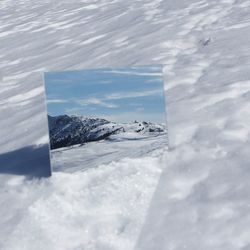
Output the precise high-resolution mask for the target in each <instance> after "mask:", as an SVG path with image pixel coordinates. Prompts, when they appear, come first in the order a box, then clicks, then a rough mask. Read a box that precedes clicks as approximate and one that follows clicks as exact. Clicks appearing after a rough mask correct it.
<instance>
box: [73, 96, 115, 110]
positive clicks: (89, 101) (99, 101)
mask: <svg viewBox="0 0 250 250" xmlns="http://www.w3.org/2000/svg"><path fill="white" fill-rule="evenodd" d="M76 103H78V104H80V105H81V106H88V105H98V106H102V107H105V108H118V105H116V104H114V103H109V102H105V100H103V99H98V98H96V97H91V98H87V99H83V100H77V101H76Z"/></svg>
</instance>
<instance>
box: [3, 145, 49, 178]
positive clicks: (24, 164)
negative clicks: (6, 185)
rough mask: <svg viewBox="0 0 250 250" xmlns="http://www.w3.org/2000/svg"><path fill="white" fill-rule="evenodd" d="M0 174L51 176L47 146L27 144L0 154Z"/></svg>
mask: <svg viewBox="0 0 250 250" xmlns="http://www.w3.org/2000/svg"><path fill="white" fill-rule="evenodd" d="M0 174H13V175H26V176H28V177H31V178H32V177H37V178H40V177H49V176H51V168H50V154H49V146H48V145H47V144H45V145H42V146H39V147H37V146H28V147H24V148H21V149H17V150H14V151H11V152H7V153H3V154H1V155H0Z"/></svg>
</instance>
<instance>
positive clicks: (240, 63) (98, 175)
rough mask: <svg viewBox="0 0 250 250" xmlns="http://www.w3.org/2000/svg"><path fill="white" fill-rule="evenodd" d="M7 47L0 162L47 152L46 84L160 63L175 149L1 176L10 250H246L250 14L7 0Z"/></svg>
mask: <svg viewBox="0 0 250 250" xmlns="http://www.w3.org/2000/svg"><path fill="white" fill-rule="evenodd" d="M0 44H1V46H0V71H1V72H0V73H1V78H0V79H1V90H0V103H1V105H0V116H1V122H0V133H1V134H0V138H1V147H0V150H1V154H5V153H7V152H10V151H15V150H19V149H22V148H25V147H29V146H30V145H32V144H34V142H35V144H36V145H41V144H46V143H47V142H48V136H47V134H46V131H47V130H46V124H47V123H46V112H45V104H44V96H43V91H44V88H43V84H42V72H43V71H62V70H76V69H83V68H97V67H118V66H119V67H123V66H128V65H140V64H141V65H145V64H160V63H162V64H164V78H165V83H166V85H165V90H166V92H165V93H166V99H167V104H168V105H167V114H168V126H169V141H170V146H171V149H170V150H169V151H167V150H166V147H165V146H163V147H162V148H160V149H157V150H156V151H154V152H151V153H147V154H145V155H144V154H143V155H141V156H140V157H137V158H136V159H130V158H123V159H120V160H119V161H118V162H113V163H110V164H107V165H102V166H99V167H98V168H91V169H89V170H87V171H85V172H74V173H63V172H58V173H55V174H54V175H53V176H52V178H50V179H45V180H44V179H42V180H27V179H25V178H24V177H22V176H9V175H6V174H3V175H1V176H0V179H1V180H0V187H1V188H0V190H1V191H0V202H1V209H0V225H1V228H0V249H4V250H9V249H13V250H15V249H18V250H20V249H25V250H29V249H53V250H54V249H55V250H57V249H60V250H61V249H67V250H68V249H70V250H71V249H74V250H80V249H84V250H85V249H86V250H90V249H91V250H100V249H101V250H111V249H112V250H114V249H119V250H120V249H121V250H122V249H126V250H127V249H133V248H134V247H135V248H136V249H140V250H155V249H157V250H161V249H164V250H166V249H168V250H180V249H185V250H196V249H197V250H198V249H199V250H200V249H202V250H210V249H213V250H215V249H216V250H222V249H223V250H224V249H227V250H236V249H237V250H247V249H250V238H249V235H250V208H249V200H250V191H249V190H250V182H249V179H250V170H249V150H250V147H249V146H250V143H249V132H250V118H249V117H250V105H249V98H250V70H249V65H250V50H249V44H250V3H249V0H240V1H239V0H211V1H205V0H189V1H187V0H176V1H170V0H154V1H151V0H145V1H138V0H137V1H132V0H128V1H122V0H100V1H87V0H82V1H75V0H73V1H48V0H45V1H31V0H22V1H18V3H17V2H16V1H13V0H3V1H1V3H0ZM160 175H161V177H160V181H159V176H160ZM158 181H159V182H158ZM157 183H158V185H157ZM154 191H155V192H154ZM153 193H154V195H153ZM152 195H153V198H152ZM151 198H152V199H151ZM150 202H151V203H150Z"/></svg>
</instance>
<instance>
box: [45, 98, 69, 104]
mask: <svg viewBox="0 0 250 250" xmlns="http://www.w3.org/2000/svg"><path fill="white" fill-rule="evenodd" d="M67 102H68V100H62V99H50V100H47V103H48V104H49V103H67Z"/></svg>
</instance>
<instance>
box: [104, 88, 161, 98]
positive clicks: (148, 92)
mask: <svg viewBox="0 0 250 250" xmlns="http://www.w3.org/2000/svg"><path fill="white" fill-rule="evenodd" d="M162 92H163V90H161V89H154V90H146V91H137V92H134V91H133V92H117V93H113V94H110V95H109V96H106V97H105V99H106V100H117V99H127V98H137V97H146V96H155V95H160V94H162Z"/></svg>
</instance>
